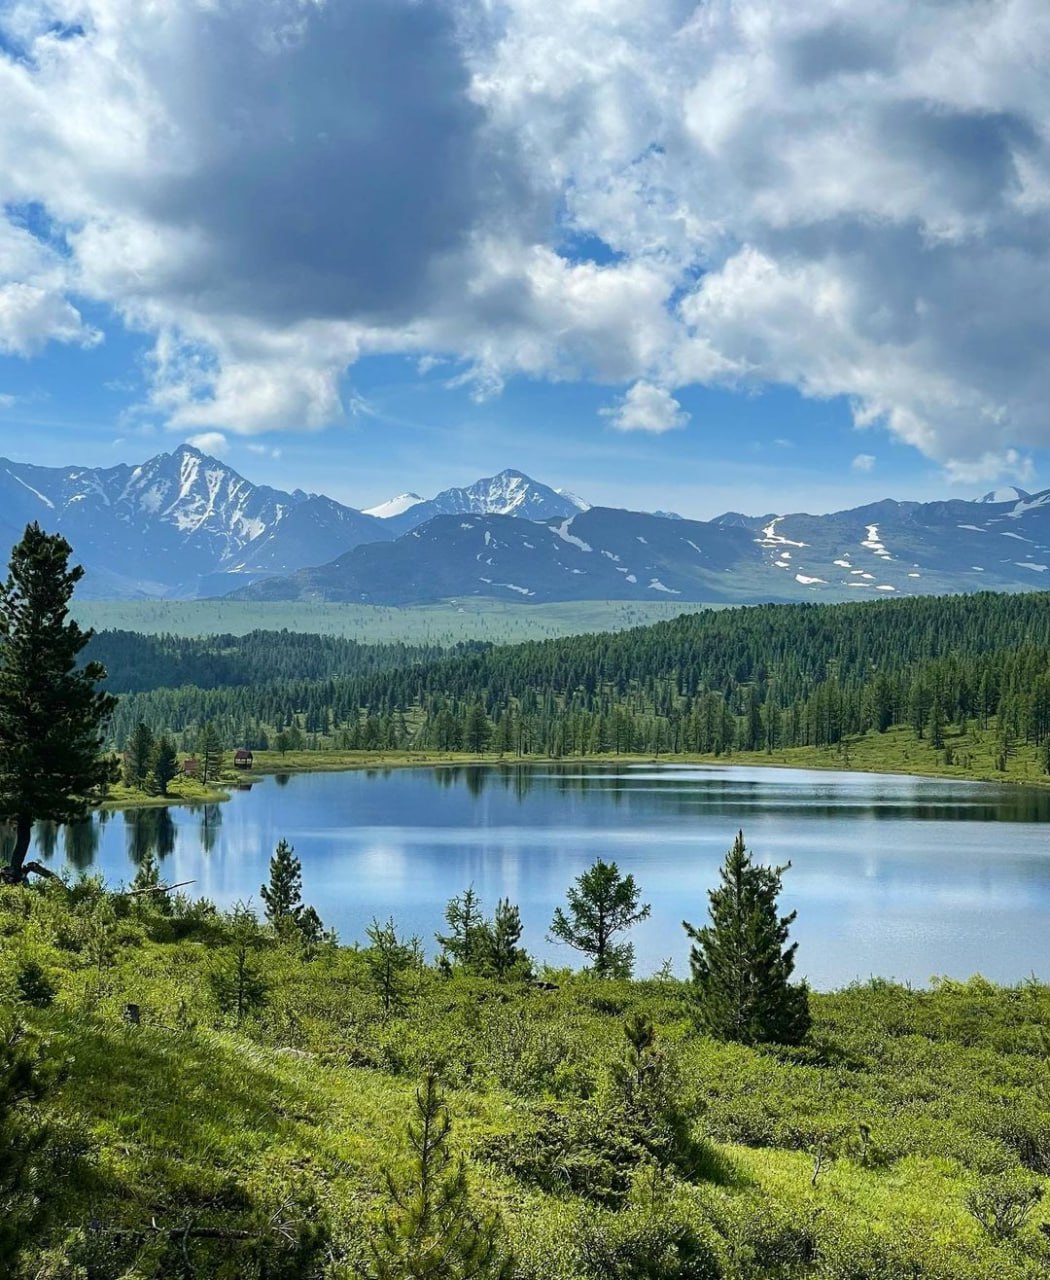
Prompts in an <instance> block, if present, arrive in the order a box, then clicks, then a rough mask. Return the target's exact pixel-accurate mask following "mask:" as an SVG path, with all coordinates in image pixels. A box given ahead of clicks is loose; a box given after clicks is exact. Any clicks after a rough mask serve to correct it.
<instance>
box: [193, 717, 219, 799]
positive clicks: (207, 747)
mask: <svg viewBox="0 0 1050 1280" xmlns="http://www.w3.org/2000/svg"><path fill="white" fill-rule="evenodd" d="M197 755H198V757H199V758H200V768H201V782H203V783H205V784H207V783H209V782H214V780H215V779H216V778H218V777H219V776H220V774H221V773H222V755H223V753H222V739H221V737H220V736H219V731H218V729H217V728H216V727H215V725H214V724H213V723H212V721H210V720H208V721H207V722H206V723H205V724H204V725H202V726H201V731H200V734H199V735H198V738H197Z"/></svg>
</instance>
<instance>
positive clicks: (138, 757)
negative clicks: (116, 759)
mask: <svg viewBox="0 0 1050 1280" xmlns="http://www.w3.org/2000/svg"><path fill="white" fill-rule="evenodd" d="M152 762H153V730H152V729H151V728H150V727H149V725H147V724H143V723H142V721H141V720H140V721H139V723H138V724H137V725H136V726H135V731H134V733H133V734H132V735H131V739H130V740H129V742H128V749H127V751H126V752H125V755H124V781H125V783H126V784H127V785H128V786H129V787H135V788H136V789H137V790H139V791H144V790H145V788H146V779H147V778H148V777H149V771H150V766H151V764H152Z"/></svg>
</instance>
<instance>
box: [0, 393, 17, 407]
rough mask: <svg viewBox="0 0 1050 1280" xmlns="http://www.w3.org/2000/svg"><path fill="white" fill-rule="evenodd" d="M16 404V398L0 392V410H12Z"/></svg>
mask: <svg viewBox="0 0 1050 1280" xmlns="http://www.w3.org/2000/svg"><path fill="white" fill-rule="evenodd" d="M17 403H18V397H17V396H12V395H8V394H7V393H6V392H0V409H13V408H14V407H15V405H16V404H17Z"/></svg>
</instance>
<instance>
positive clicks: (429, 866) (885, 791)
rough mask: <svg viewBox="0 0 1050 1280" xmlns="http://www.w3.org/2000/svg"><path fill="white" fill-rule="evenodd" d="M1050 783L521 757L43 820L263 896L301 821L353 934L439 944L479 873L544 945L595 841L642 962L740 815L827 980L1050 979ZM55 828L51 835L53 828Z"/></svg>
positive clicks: (216, 888)
mask: <svg viewBox="0 0 1050 1280" xmlns="http://www.w3.org/2000/svg"><path fill="white" fill-rule="evenodd" d="M1048 823H1050V792H1040V791H1036V790H1032V789H1026V788H1021V787H1009V786H998V785H992V784H981V783H967V782H953V781H941V780H937V779H930V778H906V777H889V776H884V775H883V776H880V775H875V774H860V773H852V774H844V773H823V772H814V771H808V770H785V769H763V768H752V767H728V766H727V767H724V768H717V767H715V768H697V767H676V766H673V765H668V766H662V767H659V768H656V767H651V766H639V767H623V768H618V767H587V768H581V767H572V766H561V767H527V766H526V767H519V766H507V767H499V766H491V767H480V768H479V767H471V768H440V769H411V770H408V769H403V770H387V771H370V772H351V773H327V774H297V775H294V776H291V777H284V778H281V777H277V778H274V777H266V778H260V779H259V780H257V781H256V782H255V784H254V786H253V787H252V789H251V790H250V791H242V792H235V793H234V795H233V798H232V799H231V800H230V801H229V803H227V804H224V805H209V806H207V807H206V808H204V809H196V810H192V809H187V808H172V809H170V810H168V809H163V810H149V809H144V810H138V811H132V812H129V813H126V814H113V815H109V816H108V818H107V819H106V820H103V821H99V820H95V821H94V822H93V823H91V824H85V826H84V827H83V828H81V829H79V830H76V831H72V832H64V833H61V835H60V836H59V838H58V839H57V840H55V838H54V837H52V840H51V841H48V840H47V839H46V838H45V839H42V841H41V843H42V844H43V845H44V848H43V850H40V849H38V852H43V853H44V854H45V855H49V856H50V859H51V864H52V865H53V866H58V865H60V864H61V863H62V862H63V861H68V862H71V863H72V864H73V865H75V866H79V867H81V868H85V869H86V868H88V867H90V868H91V869H92V870H95V871H100V872H101V873H102V874H103V875H104V876H105V878H106V880H107V881H108V882H110V883H114V884H115V883H117V882H119V881H122V880H124V881H127V880H130V879H131V878H132V876H133V875H134V867H135V864H136V862H137V861H139V860H141V858H142V857H143V856H144V854H145V853H146V852H147V851H148V850H150V849H153V850H154V851H156V852H158V853H159V854H160V856H161V859H162V868H163V869H162V875H163V876H164V877H166V878H167V880H168V881H169V882H173V881H179V880H193V881H195V884H194V886H193V887H192V889H191V890H190V892H192V893H197V894H204V895H207V896H208V897H210V898H212V899H214V900H215V901H216V902H218V903H219V904H220V905H222V906H226V905H229V904H231V903H233V902H234V901H236V900H237V899H247V898H249V897H252V898H254V900H255V901H256V902H258V900H259V886H260V884H261V883H262V882H263V881H264V880H265V879H266V878H267V875H268V863H269V857H270V853H271V852H272V850H273V847H274V845H275V844H276V843H277V841H278V839H280V838H281V837H282V836H283V837H285V838H287V839H288V840H289V841H290V842H291V843H292V844H293V845H294V846H295V849H296V852H297V853H298V854H299V856H300V858H301V859H302V863H303V882H304V897H305V898H306V900H307V901H309V902H311V903H313V904H314V905H315V906H316V907H317V909H318V911H319V912H320V914H321V916H322V918H323V919H324V921H325V923H326V924H327V925H331V926H334V927H335V928H336V929H337V930H338V931H339V934H340V936H341V938H342V940H343V941H352V940H353V939H355V938H363V936H364V930H365V927H366V926H367V924H368V923H369V922H370V921H371V919H372V917H373V916H379V917H382V918H384V919H385V918H386V917H387V916H388V915H393V916H394V918H395V920H396V921H397V923H398V926H399V927H400V928H401V929H402V930H404V931H406V932H409V933H418V934H419V935H420V937H422V938H423V939H424V941H425V942H426V943H427V944H428V947H432V943H433V935H434V931H435V930H436V929H439V928H441V927H443V924H444V921H443V919H442V913H443V910H444V905H445V903H446V901H447V900H448V899H449V898H450V897H451V896H453V895H454V894H456V893H458V892H459V891H461V890H462V889H463V888H464V887H465V886H467V885H468V884H473V885H474V887H475V889H476V890H477V891H478V893H479V894H480V895H481V897H482V900H483V902H484V905H485V906H486V908H488V909H490V910H491V908H492V907H493V906H494V905H495V903H496V900H497V899H498V898H500V897H503V896H506V897H509V898H510V899H511V900H512V901H514V902H517V903H518V904H519V906H520V908H521V914H522V919H523V922H524V924H525V928H526V933H525V943H526V945H527V946H528V948H529V950H530V951H531V952H532V953H533V954H534V955H535V956H538V957H540V958H542V959H547V960H550V961H552V962H553V963H563V964H564V963H576V962H577V957H576V956H575V955H574V953H572V952H570V951H568V950H567V949H566V948H564V947H559V946H555V945H553V944H550V943H548V942H546V940H545V933H546V929H547V927H548V925H549V923H550V919H551V915H552V913H553V910H554V908H555V906H556V905H558V904H559V903H561V902H563V901H564V895H565V890H566V887H567V886H568V885H569V884H570V883H571V882H572V880H573V879H574V877H576V876H577V875H579V874H580V872H582V871H583V870H585V869H586V868H587V866H589V865H590V863H591V862H592V861H593V860H594V859H595V858H596V857H599V856H601V857H603V858H605V859H607V860H610V859H611V860H615V861H616V862H617V863H619V865H620V868H621V869H622V870H624V871H630V872H632V873H633V874H634V876H635V878H636V880H637V881H638V883H639V885H640V886H641V889H642V891H643V897H644V900H645V901H647V902H650V903H651V904H652V916H651V918H650V919H649V920H648V921H646V922H645V923H644V924H642V925H640V926H638V927H637V928H636V929H635V930H634V931H633V939H634V942H635V947H636V952H637V972H638V973H639V974H640V975H648V974H651V973H652V972H654V971H655V970H656V969H657V968H658V967H659V966H660V964H661V963H662V962H663V961H664V960H665V959H670V960H671V961H672V962H673V964H674V967H675V970H676V971H677V972H679V973H685V972H686V971H687V968H688V948H687V944H686V938H685V935H684V934H683V931H682V927H681V921H682V919H683V917H684V918H686V919H688V920H690V921H693V922H694V923H696V922H699V921H702V920H703V919H705V917H706V908H707V897H706V893H707V890H708V889H709V888H711V887H712V886H713V885H714V884H715V883H716V880H717V871H718V867H719V865H720V863H721V861H722V859H723V857H724V855H725V852H726V849H727V848H728V847H729V845H730V844H731V842H732V839H733V836H734V834H735V832H736V830H737V828H738V827H742V828H743V830H744V834H745V837H746V839H747V843H748V845H749V847H750V848H751V849H752V851H753V853H754V855H755V856H756V857H757V858H758V859H760V860H761V861H763V862H777V863H785V862H787V861H788V860H789V859H790V861H791V862H792V864H793V865H792V869H791V870H790V871H789V872H788V873H787V874H786V876H785V882H784V895H783V899H782V902H783V905H784V906H785V908H796V909H797V910H798V921H797V922H796V924H795V927H794V930H793V936H794V937H795V938H797V939H798V942H799V952H798V968H799V970H800V971H801V972H802V973H804V974H805V975H806V976H807V977H809V979H810V980H811V981H812V983H813V984H814V985H815V986H816V987H818V988H828V987H833V986H839V985H842V984H844V983H847V982H849V981H852V980H853V979H866V978H868V977H870V976H872V975H876V974H877V975H881V976H884V977H893V978H897V979H899V980H902V981H910V982H913V983H916V984H925V983H926V982H927V981H928V980H929V979H930V977H931V976H933V975H937V974H946V975H949V976H951V977H957V978H964V977H968V976H969V975H971V974H972V973H975V972H980V973H983V974H984V975H985V976H987V977H989V978H992V979H994V980H996V981H1004V982H1013V981H1018V980H1020V979H1023V978H1025V977H1027V976H1029V975H1030V974H1032V973H1035V974H1036V975H1038V976H1039V977H1040V978H1043V979H1047V980H1050V932H1048V925H1050V838H1048V833H1050V826H1048ZM49 844H50V845H51V847H50V849H49V848H48V847H47V846H48V845H49Z"/></svg>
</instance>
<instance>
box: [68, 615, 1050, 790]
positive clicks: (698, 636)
mask: <svg viewBox="0 0 1050 1280" xmlns="http://www.w3.org/2000/svg"><path fill="white" fill-rule="evenodd" d="M89 652H90V655H91V656H92V657H93V658H96V659H97V660H100V661H101V662H102V663H103V664H104V665H105V666H106V668H107V669H108V671H109V679H108V685H107V687H108V688H109V689H110V690H112V691H113V692H116V693H120V694H123V695H125V696H123V697H121V700H120V704H119V706H118V709H117V711H116V713H115V715H114V716H113V719H112V721H111V726H110V735H111V740H112V743H113V745H115V746H123V745H124V744H125V743H126V742H127V740H128V738H129V736H130V734H131V732H132V731H133V729H134V727H135V725H137V724H138V723H140V722H142V723H145V724H146V725H148V726H149V727H150V728H151V729H152V730H153V731H154V732H166V733H169V734H172V735H174V736H175V738H176V739H177V740H178V741H179V742H180V743H181V744H182V745H184V746H186V747H187V748H190V747H192V746H193V743H194V740H195V738H194V735H195V734H196V733H197V732H198V731H199V729H200V727H201V726H202V725H204V724H207V723H213V724H216V725H218V726H219V728H220V731H221V734H222V737H223V739H224V741H225V743H226V744H227V745H229V746H232V745H234V744H241V743H243V744H244V745H246V746H248V747H252V748H254V749H259V748H267V747H273V746H274V745H275V742H276V739H277V736H278V735H279V734H282V733H283V734H284V735H285V737H284V739H283V740H284V741H285V742H291V744H292V745H293V746H294V747H295V748H297V749H301V748H303V747H317V748H328V749H341V750H351V751H352V750H389V751H403V750H424V751H425V750H435V751H466V752H471V753H475V754H476V753H481V752H485V751H494V752H497V753H498V754H501V755H510V756H523V757H525V756H543V757H551V758H558V757H569V756H587V755H599V754H607V753H613V754H624V755H630V754H645V755H663V754H671V755H673V754H683V753H688V754H694V753H695V754H707V753H713V754H716V755H721V754H725V753H728V752H733V751H743V752H756V751H773V750H777V749H782V748H793V747H808V748H816V749H826V748H834V747H836V746H838V745H839V744H841V743H843V742H844V741H847V740H849V739H850V738H853V737H856V736H858V735H864V734H872V733H874V734H879V733H885V732H886V731H887V730H889V729H893V728H895V727H902V726H903V727H906V728H907V729H908V730H909V731H911V732H912V733H913V734H914V736H915V737H916V738H917V739H919V740H922V741H924V742H926V743H927V744H929V745H930V746H931V747H933V748H934V749H935V750H936V751H939V752H947V755H946V756H945V757H944V759H945V761H946V763H949V764H951V763H953V762H954V763H958V764H960V765H962V766H963V767H965V764H966V760H965V755H966V753H967V750H968V746H967V740H966V733H967V732H971V733H975V734H979V735H989V734H990V741H991V744H992V745H991V753H992V756H993V758H994V760H995V762H996V764H997V766H998V767H999V768H1001V769H1002V770H1004V771H1005V769H1006V767H1007V765H1008V762H1009V760H1010V758H1011V756H1012V755H1013V753H1014V752H1015V751H1016V750H1017V749H1018V748H1020V747H1027V748H1034V749H1035V750H1036V752H1037V758H1038V760H1039V763H1040V766H1041V767H1042V769H1043V770H1044V771H1045V768H1046V764H1047V756H1046V749H1047V744H1048V739H1050V660H1048V653H1050V596H1048V595H1046V594H1044V593H1033V594H1023V595H1022V594H1019V595H1000V594H993V593H986V594H981V595H976V596H968V597H949V598H932V597H931V598H920V599H915V600H900V601H878V602H873V603H870V604H857V605H852V604H851V605H760V606H754V607H749V608H742V609H732V610H722V611H703V612H700V613H697V614H691V615H687V616H683V617H680V618H677V619H675V620H673V621H670V622H664V623H658V624H656V625H654V626H650V627H641V628H638V629H636V630H633V631H626V632H620V633H615V634H598V635H584V636H574V637H569V638H567V639H558V640H550V641H543V642H530V643H526V644H518V645H502V646H491V645H484V644H470V645H462V646H459V647H458V648H457V649H455V650H453V651H451V652H445V653H441V652H437V651H435V650H432V649H416V648H411V647H408V646H402V645H379V646H364V645H359V644H356V643H354V642H353V641H348V640H341V639H335V638H332V637H317V636H304V635H294V634H291V633H287V632H282V633H267V632H256V633H253V634H250V635H247V636H243V637H233V636H218V637H210V638H207V639H185V638H182V639H180V638H174V637H163V636H162V637H146V636H137V635H132V634H130V633H125V632H104V633H102V634H100V635H98V636H96V637H95V639H94V640H93V642H92V645H91V648H90V650H89ZM949 729H951V730H953V733H952V734H950V735H949V734H948V730H949ZM289 735H291V736H290V738H289ZM949 737H952V738H954V742H950V741H948V738H949ZM957 757H962V758H957Z"/></svg>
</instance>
